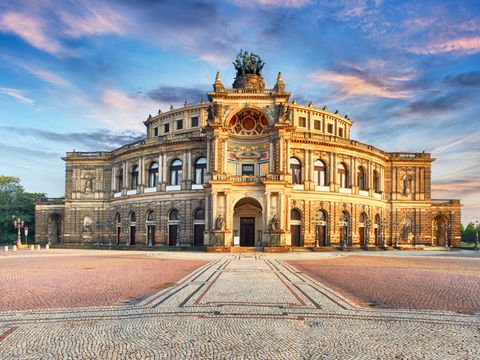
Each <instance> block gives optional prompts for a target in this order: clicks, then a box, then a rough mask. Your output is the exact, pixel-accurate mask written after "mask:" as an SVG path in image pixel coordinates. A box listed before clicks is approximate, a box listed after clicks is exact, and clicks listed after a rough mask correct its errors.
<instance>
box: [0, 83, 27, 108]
mask: <svg viewBox="0 0 480 360" xmlns="http://www.w3.org/2000/svg"><path fill="white" fill-rule="evenodd" d="M0 94H4V95H7V96H10V97H12V98H14V99H15V100H18V101H20V102H21V103H23V104H27V105H33V104H34V103H35V101H34V100H32V99H30V98H28V97H26V96H25V95H23V91H22V90H18V89H13V88H4V87H0Z"/></svg>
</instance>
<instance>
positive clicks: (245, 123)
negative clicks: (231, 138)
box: [229, 109, 268, 135]
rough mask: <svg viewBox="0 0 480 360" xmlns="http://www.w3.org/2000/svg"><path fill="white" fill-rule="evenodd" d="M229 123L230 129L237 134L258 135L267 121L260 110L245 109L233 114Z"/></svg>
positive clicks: (264, 127)
mask: <svg viewBox="0 0 480 360" xmlns="http://www.w3.org/2000/svg"><path fill="white" fill-rule="evenodd" d="M229 125H230V129H231V131H232V132H233V133H235V134H238V135H260V134H263V132H264V131H265V129H266V127H267V126H268V121H267V118H266V117H265V115H263V114H262V113H261V112H260V111H256V110H252V109H246V110H242V111H240V112H239V113H237V114H235V115H233V117H232V118H231V119H230V122H229Z"/></svg>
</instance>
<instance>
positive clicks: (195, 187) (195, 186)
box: [192, 184, 203, 190]
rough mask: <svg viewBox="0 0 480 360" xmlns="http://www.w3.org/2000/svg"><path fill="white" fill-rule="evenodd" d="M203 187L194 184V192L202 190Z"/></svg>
mask: <svg viewBox="0 0 480 360" xmlns="http://www.w3.org/2000/svg"><path fill="white" fill-rule="evenodd" d="M202 189H203V185H202V184H192V190H202Z"/></svg>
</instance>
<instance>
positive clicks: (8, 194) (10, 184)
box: [0, 175, 45, 243]
mask: <svg viewBox="0 0 480 360" xmlns="http://www.w3.org/2000/svg"><path fill="white" fill-rule="evenodd" d="M44 197H45V194H40V193H28V192H25V189H24V188H23V187H22V185H20V179H19V178H18V177H14V176H3V175H0V243H13V242H15V239H16V234H17V230H16V229H15V228H14V225H13V219H14V218H15V217H20V218H21V219H22V220H23V221H24V222H25V225H26V226H28V227H29V233H28V237H29V238H30V239H33V237H34V235H35V203H36V201H37V200H38V199H40V198H44ZM22 239H23V231H22Z"/></svg>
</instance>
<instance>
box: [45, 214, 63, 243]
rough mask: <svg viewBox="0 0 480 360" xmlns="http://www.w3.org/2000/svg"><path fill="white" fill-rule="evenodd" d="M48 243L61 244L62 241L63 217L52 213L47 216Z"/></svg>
mask: <svg viewBox="0 0 480 360" xmlns="http://www.w3.org/2000/svg"><path fill="white" fill-rule="evenodd" d="M47 241H48V243H49V244H53V245H55V244H61V243H62V242H63V218H62V216H61V215H59V214H57V213H54V214H51V215H50V216H49V217H48V239H47Z"/></svg>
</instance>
